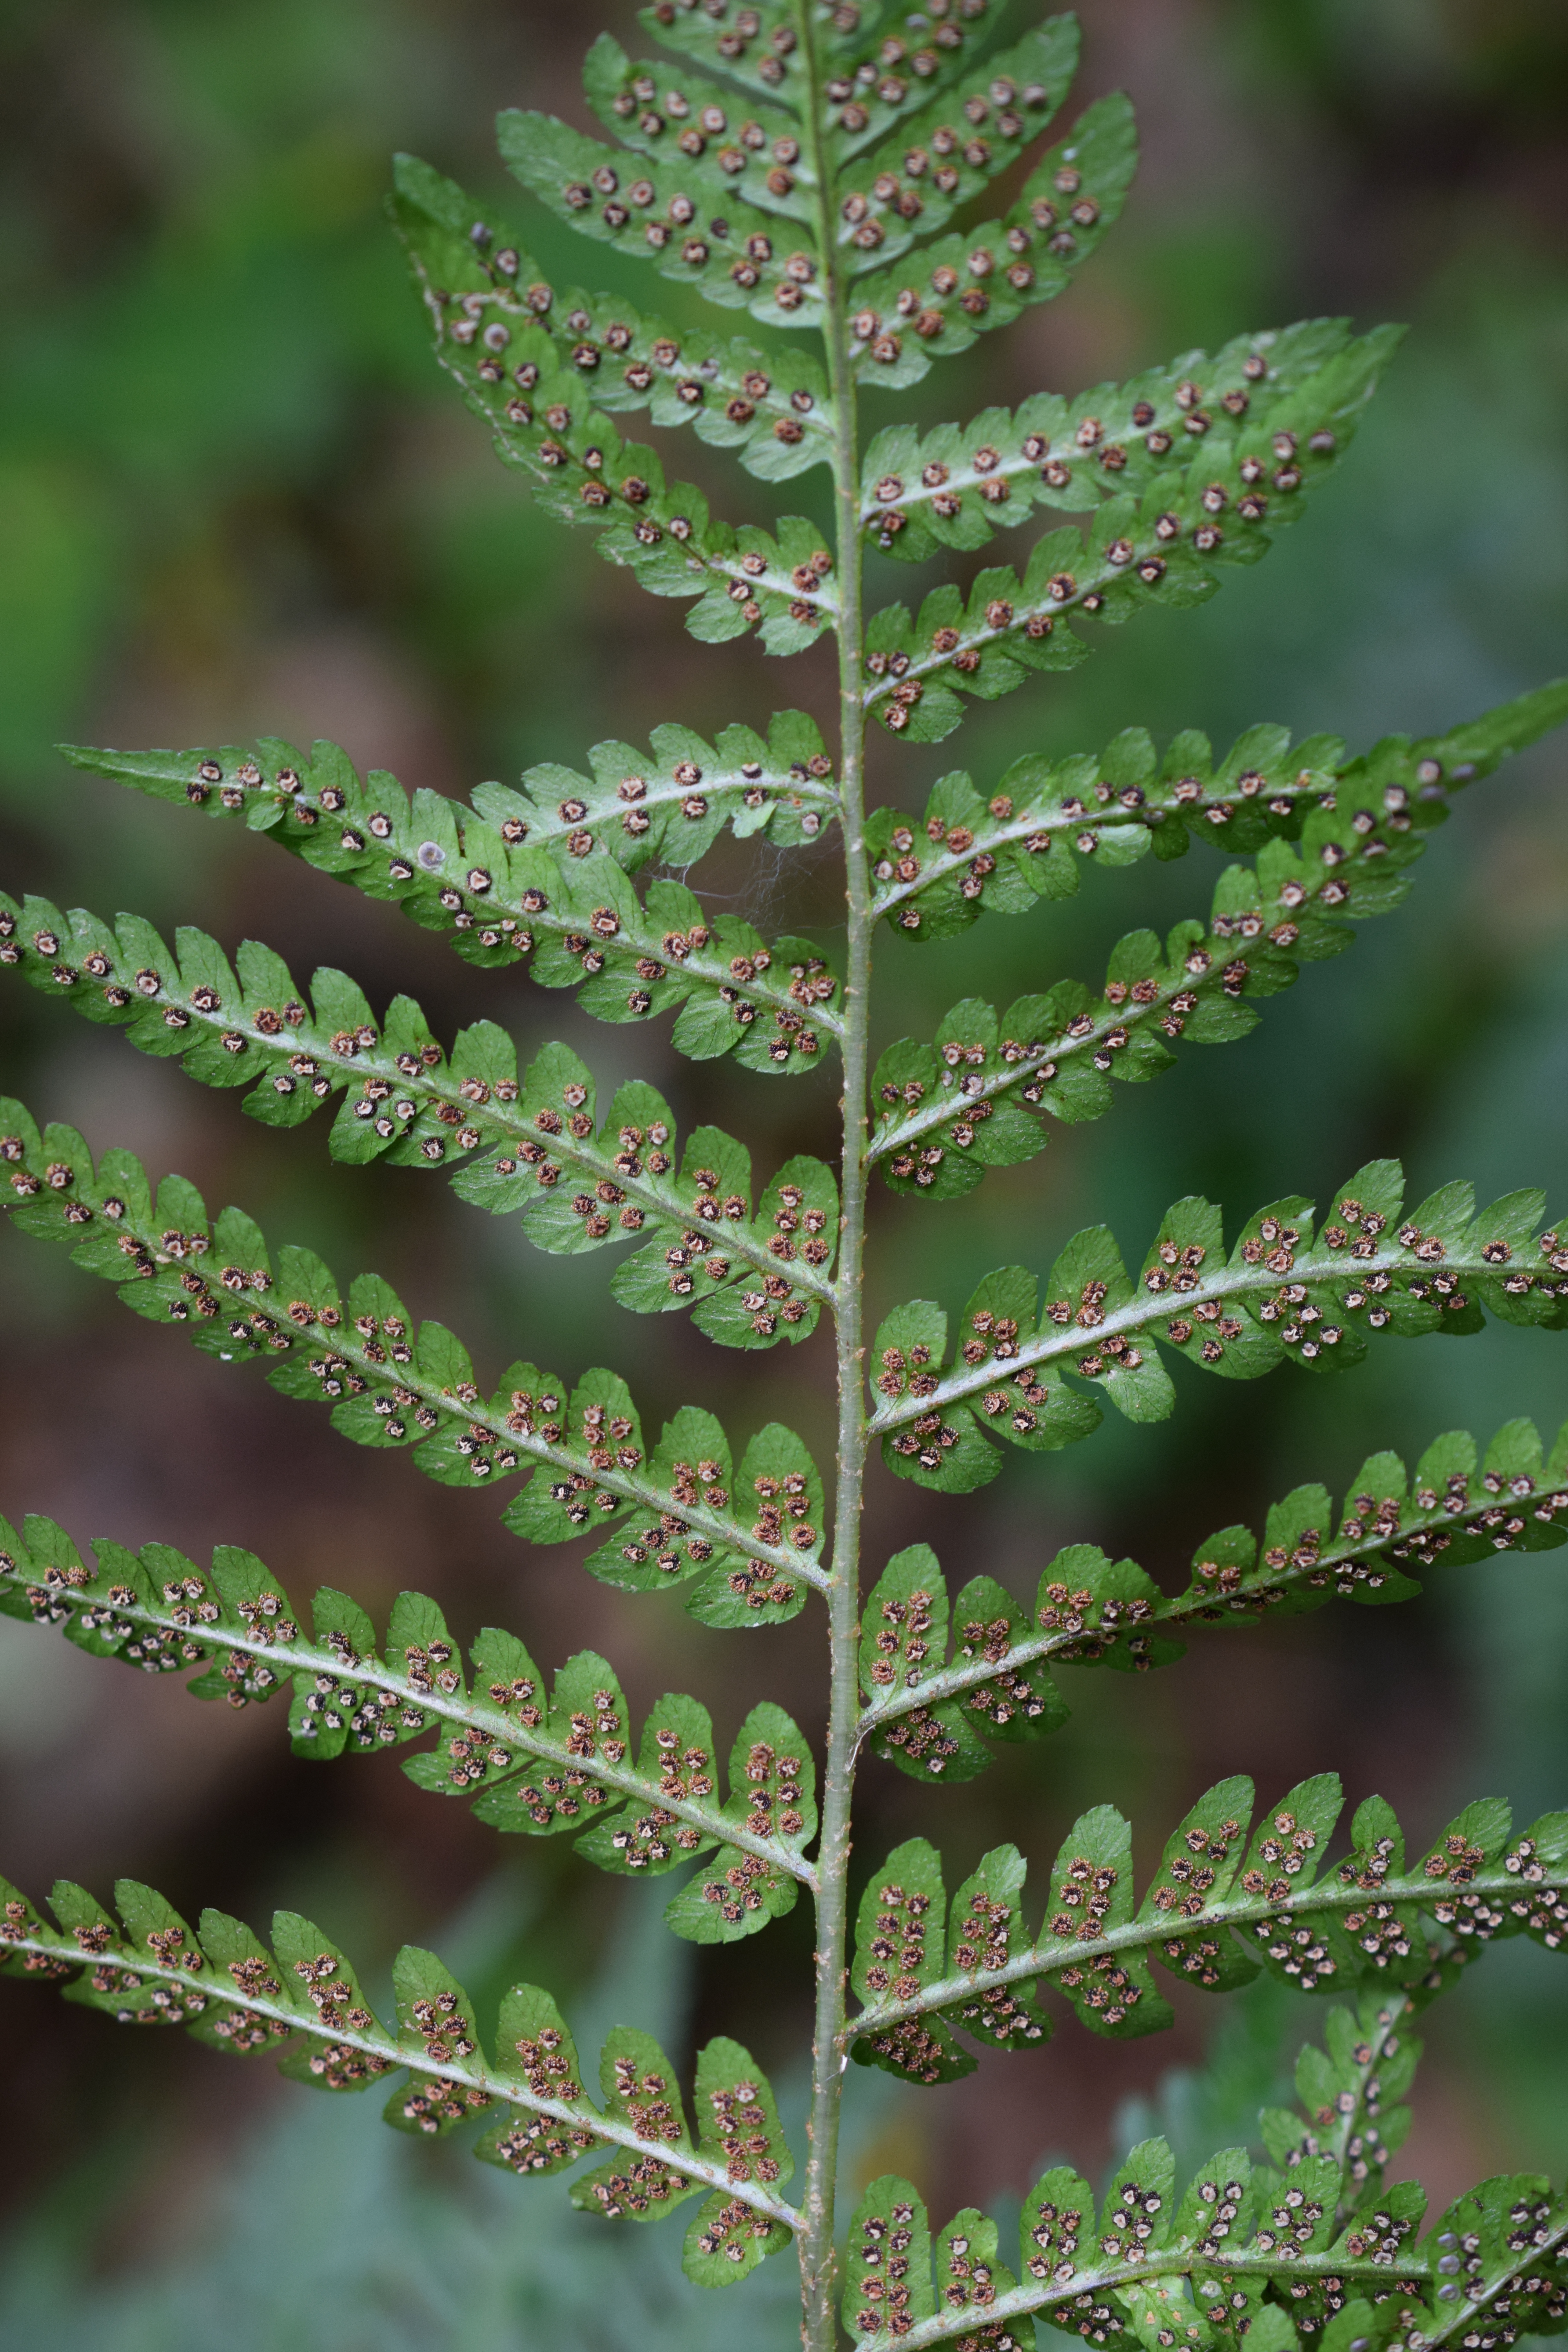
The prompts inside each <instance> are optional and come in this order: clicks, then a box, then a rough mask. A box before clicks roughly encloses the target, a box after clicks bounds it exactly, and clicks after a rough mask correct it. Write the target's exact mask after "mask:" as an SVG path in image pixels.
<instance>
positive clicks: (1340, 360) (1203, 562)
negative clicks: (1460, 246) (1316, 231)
mask: <svg viewBox="0 0 1568 2352" xmlns="http://www.w3.org/2000/svg"><path fill="white" fill-rule="evenodd" d="M1398 341H1399V330H1397V329H1395V328H1378V329H1376V330H1374V331H1373V333H1371V334H1369V335H1363V336H1362V337H1360V338H1359V339H1358V340H1357V341H1353V342H1352V343H1350V344H1348V345H1347V346H1346V348H1345V349H1344V351H1343V352H1340V353H1339V354H1338V355H1337V356H1336V357H1335V358H1333V359H1331V360H1330V361H1329V362H1327V363H1326V364H1325V365H1324V366H1323V367H1321V369H1319V370H1317V371H1316V372H1315V373H1313V374H1312V375H1311V376H1310V377H1309V378H1308V379H1307V381H1306V383H1303V384H1302V385H1301V387H1300V390H1299V391H1298V392H1297V393H1296V394H1294V396H1293V397H1292V398H1291V399H1290V400H1289V401H1288V402H1287V403H1286V404H1284V406H1283V408H1282V409H1280V410H1279V411H1278V412H1276V434H1275V435H1274V436H1271V435H1270V434H1268V433H1267V432H1264V431H1262V430H1260V429H1258V428H1255V427H1253V426H1252V425H1250V423H1249V422H1248V421H1246V420H1244V421H1243V422H1242V423H1241V424H1240V425H1239V426H1238V428H1237V430H1236V431H1235V432H1234V433H1233V432H1229V431H1222V430H1221V429H1220V428H1218V427H1215V431H1214V434H1213V435H1212V436H1211V437H1210V438H1209V440H1208V441H1207V442H1206V443H1205V447H1204V451H1203V454H1202V456H1201V457H1199V458H1197V459H1195V460H1194V463H1193V465H1192V466H1191V467H1189V468H1188V470H1187V473H1186V475H1185V477H1184V480H1183V481H1182V483H1181V485H1180V487H1179V488H1178V487H1177V486H1176V485H1174V484H1173V483H1169V482H1161V483H1157V484H1155V485H1153V486H1152V487H1151V488H1148V489H1147V490H1145V491H1144V493H1143V495H1142V499H1139V498H1137V497H1133V496H1127V497H1122V498H1115V499H1110V500H1108V501H1107V502H1106V504H1105V505H1104V506H1103V507H1101V508H1100V511H1099V513H1098V514H1097V515H1096V516H1095V517H1094V518H1093V520H1091V521H1090V523H1089V528H1088V530H1087V531H1079V530H1074V529H1073V528H1072V527H1071V526H1070V525H1069V526H1065V527H1064V528H1063V529H1061V530H1055V531H1051V532H1049V533H1048V534H1047V537H1046V538H1044V539H1042V540H1040V541H1037V544H1036V546H1035V548H1034V550H1033V551H1032V552H1031V554H1030V556H1029V559H1028V562H1027V564H1026V567H1025V570H1024V572H1023V574H1022V576H1021V577H1020V576H1019V575H1017V574H1016V573H1014V572H1008V571H1005V570H991V571H986V572H981V573H979V574H978V576H977V577H976V579H975V581H974V583H973V586H972V588H971V590H970V593H969V595H968V598H967V600H966V599H965V598H964V596H963V593H962V592H961V591H960V590H959V589H958V588H956V587H954V586H952V585H951V584H948V585H945V586H943V587H940V588H935V589H933V590H932V591H931V594H930V595H929V596H927V598H926V599H925V601H924V603H923V604H921V609H920V614H919V616H918V618H917V619H915V620H914V621H911V620H910V614H909V612H908V610H907V608H906V607H905V606H904V605H902V604H894V605H889V606H887V607H885V608H884V609H883V611H881V612H880V613H879V614H876V615H875V616H874V617H873V618H872V619H871V620H870V621H869V622H868V625H867V631H866V642H867V645H868V647H869V649H870V650H869V651H868V655H867V657H866V666H865V667H866V685H865V692H864V701H865V707H866V709H867V710H868V712H870V713H871V714H872V716H874V717H875V718H878V719H880V720H881V722H882V724H883V725H884V726H885V727H887V728H889V730H891V731H892V732H893V733H894V734H902V735H904V736H906V737H907V739H908V740H910V742H915V743H937V742H940V741H941V740H942V738H943V737H944V736H946V735H950V734H951V733H952V730H953V729H954V728H955V727H956V726H957V725H958V724H959V723H960V721H961V719H963V703H962V701H961V700H960V696H961V695H962V694H972V695H977V696H979V697H981V698H983V699H984V700H991V699H994V698H995V697H996V696H997V695H1001V694H1006V693H1009V692H1010V691H1011V690H1012V688H1014V687H1016V686H1022V685H1023V684H1024V683H1025V680H1026V677H1028V675H1029V673H1030V672H1031V671H1034V670H1040V669H1068V668H1071V667H1075V666H1076V664H1077V663H1079V662H1080V661H1082V660H1084V659H1085V658H1086V657H1087V656H1088V654H1089V644H1088V642H1087V641H1086V640H1085V639H1084V638H1082V637H1079V636H1075V635H1073V633H1072V631H1071V630H1070V629H1068V627H1067V626H1066V625H1065V624H1066V617H1067V616H1068V615H1069V614H1086V615H1089V616H1099V617H1100V618H1102V619H1104V620H1106V621H1107V622H1121V621H1125V620H1130V619H1131V616H1132V615H1133V614H1134V613H1136V612H1137V611H1139V610H1140V609H1141V608H1142V607H1144V606H1146V605H1148V604H1167V605H1176V604H1199V603H1201V602H1202V601H1203V600H1204V599H1205V597H1208V596H1212V595H1213V594H1214V593H1215V590H1216V589H1217V587H1218V586H1219V582H1218V580H1217V578H1216V577H1215V573H1214V572H1213V571H1212V570H1211V569H1210V568H1209V566H1210V565H1211V563H1246V562H1255V561H1256V560H1257V558H1258V556H1260V555H1261V554H1262V553H1263V552H1264V551H1265V550H1266V549H1267V548H1268V545H1269V543H1270V541H1269V536H1268V531H1267V530H1265V529H1264V518H1265V515H1267V516H1268V519H1269V520H1270V521H1271V523H1273V524H1275V525H1278V524H1279V523H1280V522H1281V521H1288V520H1292V519H1293V518H1294V517H1295V516H1296V515H1297V514H1298V513H1299V512H1300V494H1301V492H1302V491H1303V490H1306V489H1310V487H1311V486H1312V484H1313V483H1314V482H1316V481H1318V480H1321V478H1324V476H1326V474H1327V473H1328V472H1329V471H1331V469H1332V467H1334V466H1335V465H1337V464H1338V462H1339V459H1340V457H1342V455H1343V452H1344V450H1345V448H1346V446H1348V444H1349V441H1350V439H1351V437H1352V433H1353V430H1354V426H1355V423H1356V420H1357V417H1358V415H1359V413H1360V411H1361V410H1362V408H1363V407H1364V405H1365V404H1366V402H1367V401H1368V400H1369V399H1370V398H1371V396H1372V394H1373V391H1374V390H1375V388H1376V384H1377V380H1378V378H1379V376H1380V375H1381V373H1382V372H1383V369H1384V365H1385V364H1386V363H1387V362H1388V360H1389V359H1390V358H1391V357H1392V355H1393V352H1394V347H1395V345H1396V344H1397V342H1398ZM1286 414H1289V416H1290V417H1291V418H1292V419H1293V434H1294V439H1295V442H1296V444H1297V446H1296V448H1295V449H1294V450H1293V451H1292V452H1291V454H1289V455H1288V456H1287V457H1280V456H1279V454H1278V453H1277V452H1276V450H1275V447H1274V439H1275V438H1276V437H1278V430H1279V425H1278V420H1279V417H1280V416H1282V415H1286ZM1255 483H1256V484H1263V483H1267V484H1268V490H1267V491H1265V490H1261V489H1260V490H1258V493H1257V495H1256V496H1254V495H1252V494H1251V493H1252V490H1253V486H1254V484H1255ZM1211 488H1218V489H1219V490H1220V491H1222V492H1223V494H1224V496H1225V498H1226V499H1227V500H1230V501H1233V502H1234V505H1235V514H1236V520H1235V523H1234V524H1233V525H1232V526H1231V527H1230V529H1229V530H1223V529H1222V528H1221V527H1220V526H1219V525H1217V524H1216V523H1215V522H1214V520H1213V519H1212V517H1211V515H1210V513H1209V510H1208V509H1207V508H1206V507H1205V503H1204V501H1205V498H1206V497H1207V496H1208V495H1209V492H1210V489H1211Z"/></svg>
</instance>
